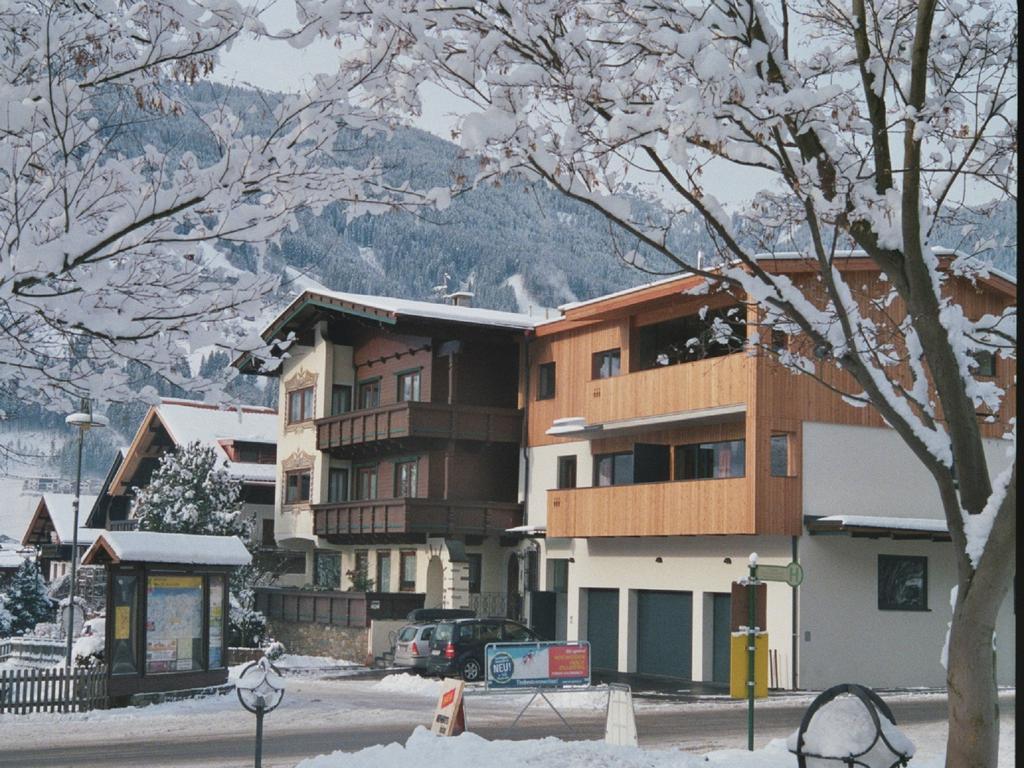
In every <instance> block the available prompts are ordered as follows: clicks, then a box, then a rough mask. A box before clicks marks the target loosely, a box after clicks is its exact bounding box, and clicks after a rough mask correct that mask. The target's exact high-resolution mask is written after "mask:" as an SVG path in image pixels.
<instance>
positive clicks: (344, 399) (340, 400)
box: [331, 384, 352, 416]
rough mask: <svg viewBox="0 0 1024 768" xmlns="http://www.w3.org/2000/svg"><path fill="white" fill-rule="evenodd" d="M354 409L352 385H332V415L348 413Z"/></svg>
mask: <svg viewBox="0 0 1024 768" xmlns="http://www.w3.org/2000/svg"><path fill="white" fill-rule="evenodd" d="M351 410H352V387H351V386H350V385H348V384H335V385H334V386H333V387H331V416H337V415H338V414H341V413H348V412H349V411H351Z"/></svg>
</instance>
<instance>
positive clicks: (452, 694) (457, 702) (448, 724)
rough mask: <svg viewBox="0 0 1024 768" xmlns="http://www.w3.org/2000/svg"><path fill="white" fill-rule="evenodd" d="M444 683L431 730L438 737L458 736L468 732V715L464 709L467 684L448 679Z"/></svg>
mask: <svg viewBox="0 0 1024 768" xmlns="http://www.w3.org/2000/svg"><path fill="white" fill-rule="evenodd" d="M442 682H443V683H444V685H443V687H442V688H441V695H440V696H438V699H437V707H436V708H435V709H434V719H433V720H432V721H431V723H430V730H431V732H432V733H436V734H437V735H438V736H458V735H459V734H460V733H462V732H463V731H465V730H466V713H465V710H464V709H463V707H462V691H463V689H464V688H465V685H466V684H465V683H463V682H462V681H461V680H448V679H447V678H446V679H445V680H443V681H442Z"/></svg>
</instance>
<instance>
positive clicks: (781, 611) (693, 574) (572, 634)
mask: <svg viewBox="0 0 1024 768" xmlns="http://www.w3.org/2000/svg"><path fill="white" fill-rule="evenodd" d="M562 542H565V540H561V541H553V542H551V544H554V546H549V547H548V551H547V556H548V557H569V556H571V557H572V558H573V560H574V561H575V562H573V563H570V565H569V589H568V599H567V602H568V617H567V626H566V634H567V637H568V639H570V640H585V639H586V615H585V614H586V605H585V602H586V592H585V590H586V589H591V588H594V589H597V588H600V589H618V590H619V671H620V672H635V671H636V668H637V659H636V642H635V639H636V610H635V606H636V592H637V590H670V591H683V592H692V593H693V643H692V649H691V653H692V674H693V679H694V680H710V679H711V637H712V635H711V631H710V627H711V622H712V617H711V614H710V610H706V608H708V607H709V606H710V602H711V601H710V595H711V594H713V593H728V592H729V591H730V590H731V585H732V582H733V581H735V580H737V579H741V578H743V577H745V576H746V575H747V558H748V557H749V555H750V553H751V552H757V553H758V557H759V559H760V562H761V564H763V565H785V564H787V563H789V562H790V559H791V551H792V550H791V547H792V540H791V539H790V538H789V537H785V536H772V537H768V536H702V537H663V538H654V537H652V538H630V539H625V538H622V539H597V538H595V539H574V540H573V541H572V543H571V546H568V547H567V546H565V545H564V544H563V543H562ZM658 557H660V558H661V559H662V562H660V563H659V562H657V561H656V558H658ZM725 558H730V559H731V561H732V562H731V563H726V562H724V561H725ZM792 599H793V591H792V589H791V588H790V587H789V586H787V585H785V584H782V583H771V584H769V585H768V606H767V622H768V644H769V648H770V649H771V650H773V651H775V652H776V653H777V654H778V659H779V670H780V677H781V680H782V682H783V685H784V687H789V686H790V681H791V655H792V654H791V648H792V631H793V630H792V608H793V603H792Z"/></svg>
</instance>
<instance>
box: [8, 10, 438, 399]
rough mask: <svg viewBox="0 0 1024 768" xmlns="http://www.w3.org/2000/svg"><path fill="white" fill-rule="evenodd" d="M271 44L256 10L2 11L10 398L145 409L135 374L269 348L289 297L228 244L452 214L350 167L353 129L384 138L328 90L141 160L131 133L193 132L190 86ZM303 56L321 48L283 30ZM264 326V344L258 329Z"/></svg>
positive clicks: (256, 107) (345, 91)
mask: <svg viewBox="0 0 1024 768" xmlns="http://www.w3.org/2000/svg"><path fill="white" fill-rule="evenodd" d="M270 34H271V32H268V30H267V29H266V28H265V27H264V25H263V24H262V22H261V21H260V19H259V15H258V13H257V12H255V11H254V10H252V9H248V8H247V7H245V6H244V5H243V4H242V3H241V2H239V1H238V0H223V1H219V2H215V3H210V2H206V0H145V1H144V2H133V1H132V2H129V1H128V0H92V1H91V2H87V3H69V2H65V1H64V0H11V1H10V2H5V3H3V4H2V5H0V102H2V106H3V108H2V109H0V327H3V329H4V333H3V334H0V390H6V391H7V392H6V394H7V395H9V396H11V397H16V398H20V399H24V400H27V401H34V402H40V401H41V402H44V403H46V404H47V405H49V406H50V407H54V408H67V407H69V406H71V405H73V404H75V403H77V401H78V399H79V398H80V397H82V396H86V397H92V398H93V399H96V400H99V401H110V400H117V399H120V400H126V399H132V398H133V397H134V394H133V393H132V392H131V390H130V388H129V387H127V385H126V376H127V374H126V372H125V368H126V365H125V363H126V361H135V362H136V363H139V364H142V365H145V366H146V367H147V368H148V369H149V370H151V371H155V372H159V373H160V375H162V376H164V377H166V378H167V379H168V380H169V381H170V382H171V383H174V384H177V385H181V386H185V387H188V388H191V389H193V390H196V389H203V388H204V387H206V388H207V390H208V391H210V390H212V391H214V392H219V388H214V387H213V385H212V384H211V383H209V382H207V383H205V384H204V383H203V382H195V381H191V380H190V377H188V376H187V375H182V374H181V373H179V372H177V371H176V370H175V369H174V365H173V364H174V362H175V360H176V359H178V356H179V355H180V353H181V352H182V351H183V350H184V351H186V352H187V351H189V350H194V349H197V348H203V347H209V346H217V347H220V348H227V349H233V350H238V349H247V348H248V347H249V345H254V346H255V347H259V346H260V342H258V341H257V340H256V334H255V328H253V327H252V325H253V324H249V325H246V324H243V323H239V322H237V321H239V320H243V319H245V318H249V319H250V320H251V319H253V318H254V317H255V315H256V314H257V313H258V311H259V310H260V308H261V307H262V305H263V299H264V298H265V297H266V296H267V294H268V293H269V292H270V291H272V290H273V288H274V285H275V281H274V280H273V279H271V278H270V277H269V276H267V275H266V274H255V275H254V274H247V273H244V272H241V271H239V270H233V269H230V264H228V263H227V261H226V259H225V257H224V256H223V254H221V253H220V252H218V251H216V250H215V249H214V248H213V244H215V243H219V244H222V245H225V244H226V245H234V244H243V245H247V246H250V247H251V249H252V253H253V254H254V255H255V256H257V257H258V255H259V253H260V252H261V251H262V249H263V248H265V247H266V245H267V244H268V243H270V242H273V241H275V240H276V239H277V238H278V237H279V236H280V234H281V233H282V232H283V231H285V230H287V229H288V228H289V227H291V226H293V225H294V224H295V215H296V211H298V210H300V209H304V210H309V211H312V212H318V211H320V210H321V209H322V207H323V206H324V204H325V203H327V202H331V201H345V202H347V203H348V207H347V214H348V215H349V216H350V217H351V216H358V215H360V214H363V213H366V212H379V211H381V210H384V209H386V208H388V207H389V206H399V207H401V206H413V207H416V206H421V205H429V206H435V205H437V204H438V203H443V202H444V198H443V196H442V197H438V196H437V195H430V194H418V193H414V192H413V191H411V190H409V189H406V188H403V189H397V188H390V187H388V186H387V185H385V184H384V182H383V181H382V177H381V169H380V167H379V166H378V165H377V164H375V163H373V162H372V161H370V162H368V163H366V164H365V165H361V166H360V167H350V166H349V165H347V164H346V162H345V159H346V158H345V157H344V155H343V153H337V152H335V145H334V139H335V136H336V133H337V130H338V128H339V126H341V125H347V126H348V127H350V128H353V129H357V130H363V131H373V130H376V129H378V128H382V127H384V126H382V124H381V122H380V121H379V120H377V119H375V118H374V116H373V115H372V114H369V113H367V112H366V111H365V110H364V109H361V108H360V107H358V106H357V105H356V104H354V103H353V100H352V99H350V97H349V92H350V90H351V89H352V88H353V87H356V86H357V85H358V84H354V83H353V84H345V83H342V82H341V81H331V82H328V81H326V80H320V81H319V82H318V83H317V84H315V85H313V86H311V87H309V88H308V89H306V90H305V91H303V92H302V93H298V94H294V95H289V96H285V97H273V98H271V97H267V98H265V99H263V100H243V101H242V102H241V105H239V104H236V103H234V102H233V101H232V100H231V99H230V98H229V97H228V95H225V97H224V98H222V99H221V100H219V101H218V102H216V103H215V104H214V106H213V107H212V108H211V109H209V110H208V111H205V112H203V113H202V114H199V115H194V116H193V117H196V118H198V119H199V121H200V122H201V124H202V128H203V130H204V131H205V132H206V134H208V136H209V138H210V139H211V140H212V145H213V151H212V153H210V154H209V155H208V156H203V157H200V156H198V155H197V154H196V153H195V152H193V151H191V150H190V149H189V148H188V147H183V146H172V147H170V148H167V149H158V148H157V147H155V146H153V145H152V144H147V145H145V146H144V147H141V148H126V146H125V144H124V141H123V139H124V136H125V134H126V133H127V132H130V130H131V128H132V126H135V125H139V124H141V123H145V122H146V121H150V120H154V119H157V118H163V117H166V116H168V115H177V114H185V113H187V112H188V111H189V109H190V106H189V103H188V101H187V100H186V99H185V98H183V97H182V88H181V86H182V85H183V84H195V83H197V82H200V81H202V80H204V79H206V78H208V76H209V75H210V73H211V72H212V71H213V70H214V68H215V66H216V64H217V59H218V56H219V54H220V53H221V52H222V50H224V49H226V48H228V47H229V46H230V45H231V44H232V42H233V41H235V40H236V39H238V38H240V37H243V36H257V37H265V36H268V35H270ZM275 34H278V35H279V36H281V37H283V38H285V39H287V40H288V42H290V43H292V44H293V45H303V44H305V43H307V42H308V41H309V40H310V39H312V37H313V36H315V35H316V34H317V32H316V30H315V29H313V30H298V31H287V30H285V31H280V32H279V33H275ZM250 328H251V330H249V329H250Z"/></svg>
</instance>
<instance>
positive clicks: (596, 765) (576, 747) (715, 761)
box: [296, 726, 796, 768]
mask: <svg viewBox="0 0 1024 768" xmlns="http://www.w3.org/2000/svg"><path fill="white" fill-rule="evenodd" d="M409 765H443V766H446V768H471V767H475V766H480V765H486V766H487V768H530V767H531V766H554V765H557V766H558V767H559V768H716V767H717V768H794V767H795V766H796V758H795V757H794V756H793V755H791V754H789V753H788V752H786V750H785V746H784V744H783V742H782V741H774V742H772V743H771V744H769V745H768V746H767V747H765V748H764V749H761V750H758V751H756V752H747V751H744V750H732V749H730V750H725V751H722V752H712V753H710V754H708V755H707V756H706V757H704V756H701V757H698V756H695V755H688V754H686V753H684V752H680V751H678V750H645V749H640V748H638V747H620V746H614V745H611V744H605V743H604V742H603V741H572V742H566V741H562V740H561V739H556V738H554V737H548V738H545V739H535V740H531V741H488V740H486V739H483V738H481V737H480V736H477V735H476V734H473V733H464V734H462V735H460V736H455V737H453V738H452V737H442V736H434V735H433V734H431V733H430V731H428V730H427V729H426V728H423V727H422V726H420V727H418V728H417V729H416V730H415V731H413V734H412V735H411V736H410V737H409V740H408V741H406V743H405V745H402V744H398V743H392V744H387V745H380V746H374V747H368V748H366V749H363V750H360V751H359V752H351V753H348V752H334V753H332V754H330V755H320V756H319V757H313V758H310V759H309V760H303V761H302V762H301V763H299V764H298V765H297V766H296V768H408V766H409Z"/></svg>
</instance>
